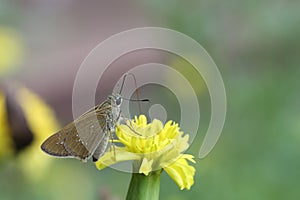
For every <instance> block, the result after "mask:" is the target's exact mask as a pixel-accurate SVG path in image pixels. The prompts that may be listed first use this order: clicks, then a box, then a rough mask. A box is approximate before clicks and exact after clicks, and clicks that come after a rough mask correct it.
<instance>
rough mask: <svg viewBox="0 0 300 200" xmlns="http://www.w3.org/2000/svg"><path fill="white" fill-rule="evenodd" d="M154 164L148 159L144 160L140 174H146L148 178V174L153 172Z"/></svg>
mask: <svg viewBox="0 0 300 200" xmlns="http://www.w3.org/2000/svg"><path fill="white" fill-rule="evenodd" d="M152 164H153V160H149V161H148V159H147V158H144V159H143V161H142V164H141V166H140V170H139V173H140V174H142V173H143V174H145V175H146V176H148V174H149V173H150V172H151V171H152Z"/></svg>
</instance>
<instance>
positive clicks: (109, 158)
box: [96, 115, 196, 190]
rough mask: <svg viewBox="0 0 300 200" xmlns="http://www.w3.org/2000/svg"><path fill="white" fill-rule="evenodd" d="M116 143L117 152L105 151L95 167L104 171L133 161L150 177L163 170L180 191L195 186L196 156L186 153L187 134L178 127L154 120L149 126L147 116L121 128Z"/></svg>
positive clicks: (140, 117)
mask: <svg viewBox="0 0 300 200" xmlns="http://www.w3.org/2000/svg"><path fill="white" fill-rule="evenodd" d="M116 135H117V137H118V140H117V141H115V142H117V143H121V144H123V146H116V148H115V151H109V152H106V153H105V154H104V155H103V156H102V157H101V158H100V159H99V161H97V162H96V167H97V168H98V169H99V170H101V169H103V168H105V167H106V166H110V165H113V164H115V163H117V162H121V161H128V160H134V161H135V162H134V170H135V171H136V172H138V173H140V174H144V175H146V176H147V175H148V174H149V173H150V172H152V171H157V170H161V169H164V170H165V171H166V172H167V174H168V175H169V176H170V177H171V178H172V179H173V180H174V181H175V182H176V184H177V185H178V186H179V187H180V189H181V190H182V189H188V190H189V189H190V187H191V186H192V185H193V184H194V175H195V171H196V170H195V168H194V167H193V166H191V165H189V163H188V161H190V162H193V163H195V160H194V156H192V155H189V154H183V153H182V152H183V151H185V150H186V149H187V148H188V147H189V144H188V139H189V136H188V135H184V133H183V132H181V131H179V127H178V124H176V123H174V122H172V121H168V122H167V123H166V124H165V125H164V126H163V124H162V122H161V121H159V120H156V119H154V120H153V121H152V123H149V124H148V123H147V119H146V117H145V116H144V115H141V116H139V118H137V117H135V119H134V120H131V121H127V125H119V126H117V129H116Z"/></svg>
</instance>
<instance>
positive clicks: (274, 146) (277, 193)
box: [0, 0, 300, 200]
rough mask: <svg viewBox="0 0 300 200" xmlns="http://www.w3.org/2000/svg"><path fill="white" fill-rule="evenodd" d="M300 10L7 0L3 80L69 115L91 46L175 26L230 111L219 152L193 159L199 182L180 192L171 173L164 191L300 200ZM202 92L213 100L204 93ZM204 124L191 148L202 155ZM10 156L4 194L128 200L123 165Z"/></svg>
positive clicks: (232, 3) (280, 4)
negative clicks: (35, 170) (27, 166)
mask: <svg viewBox="0 0 300 200" xmlns="http://www.w3.org/2000/svg"><path fill="white" fill-rule="evenodd" d="M299 8H300V1H292V0H288V1H279V0H276V1H270V0H261V1H249V0H246V1H237V0H229V1H196V0H191V1H179V0H172V1H171V0H165V1H158V0H154V1H146V0H142V1H121V0H119V1H117V0H112V1H79V0H62V1H46V0H42V1H35V0H26V1H16V0H14V1H8V0H0V42H1V39H2V41H9V44H7V43H5V42H3V43H2V47H1V46H0V60H1V59H2V60H1V61H0V77H1V81H3V80H14V81H15V80H16V81H19V82H21V83H22V84H24V85H26V86H27V87H29V88H31V89H32V90H33V91H34V92H36V93H37V94H39V95H40V96H41V97H42V98H43V99H44V100H45V101H46V102H47V103H48V104H49V105H50V106H51V107H52V108H53V110H54V111H55V113H56V116H57V120H58V121H59V122H60V123H61V124H66V123H68V122H69V121H71V120H72V113H71V97H72V84H73V81H74V78H75V75H76V71H77V69H78V68H79V66H80V64H81V62H82V61H83V59H84V58H85V56H86V55H87V54H88V53H89V51H90V50H91V49H92V48H93V47H94V46H95V45H97V44H98V43H99V42H101V41H103V40H104V39H105V38H107V37H109V36H110V35H112V34H115V33H118V32H121V31H124V30H127V29H130V28H134V27H142V26H162V27H166V28H171V29H174V30H177V31H180V32H182V33H184V34H187V35H188V36H190V37H192V38H194V39H195V40H197V41H198V42H199V43H200V44H201V45H203V47H204V48H205V49H206V50H207V52H208V53H209V54H210V55H211V57H212V58H213V59H214V61H215V63H216V64H217V66H218V67H219V70H220V72H221V74H222V76H223V80H224V83H225V87H226V93H227V100H228V107H227V118H226V123H225V126H224V130H223V133H222V135H221V138H220V140H219V141H218V143H217V145H216V146H215V148H214V150H213V151H212V152H211V153H210V154H209V156H208V157H206V158H205V159H203V160H199V159H196V160H197V164H196V165H195V167H196V169H197V172H196V176H195V185H194V186H193V187H192V189H191V190H190V191H180V190H179V188H178V187H177V186H176V185H175V183H174V182H173V181H172V180H171V179H170V177H168V176H167V175H166V174H164V175H163V177H162V180H161V193H160V199H164V200H165V199H166V200H169V199H170V200H171V199H172V200H184V199H192V198H196V199H209V200H213V199H230V200H233V199H237V200H238V199H243V200H247V199H249V200H250V199H251V200H252V199H258V200H259V199H263V200H265V199H272V200H277V199H278V200H279V199H299V198H300V190H299V184H300V171H299V169H300V159H299V158H300V145H299V144H300V134H299V133H300V123H299V122H300V104H299V102H300V91H299V85H300V84H299V83H300V81H299V77H300V67H299V64H300V56H299V52H300V37H299V35H300V26H299V24H300V14H299ZM3 38H5V39H3ZM7 38H9V39H7ZM3 44H7V46H9V47H11V48H4V45H3ZM0 45H1V43H0ZM10 52H11V53H10ZM4 55H5V56H4ZM170 62H171V61H170ZM186 68H187V67H186ZM183 71H185V72H186V73H187V76H188V69H184V70H183ZM137 79H138V77H137ZM109 89H110V88H107V89H106V90H105V91H107V92H108V91H109ZM103 98H106V95H104V97H103ZM200 99H201V101H202V102H203V105H209V98H208V94H207V91H206V92H203V96H201V97H200ZM99 102H101V101H100V100H99ZM204 110H207V113H206V114H205V113H204V114H203V116H204V122H206V121H207V120H208V119H209V114H210V113H209V109H208V108H204ZM201 114H202V113H201ZM206 126H207V125H206ZM204 130H205V125H204V128H202V129H201V130H200V132H199V134H198V135H199V137H198V136H197V138H196V140H195V141H194V142H193V144H192V147H191V149H190V150H189V152H190V153H193V154H195V155H196V156H197V154H198V150H199V147H200V144H201V142H202V138H203V135H201V133H204ZM0 140H1V138H0ZM45 156H46V155H45ZM12 162H13V161H9V162H8V161H7V162H6V161H1V162H0V199H49V200H50V199H124V197H125V194H126V192H127V186H128V183H129V181H130V174H127V173H122V172H118V171H115V170H113V169H109V168H108V169H105V170H103V171H98V170H97V169H96V168H95V166H94V165H93V163H91V162H90V163H87V164H83V163H81V162H79V161H77V160H72V159H55V158H54V159H53V161H52V163H51V164H50V166H49V167H48V168H47V170H45V171H43V172H42V176H41V177H39V178H38V179H34V180H32V179H30V178H28V177H30V176H34V175H30V174H29V176H28V174H24V173H22V171H21V170H18V168H22V166H20V165H18V164H16V163H12ZM16 162H17V161H16ZM28 162H30V158H28Z"/></svg>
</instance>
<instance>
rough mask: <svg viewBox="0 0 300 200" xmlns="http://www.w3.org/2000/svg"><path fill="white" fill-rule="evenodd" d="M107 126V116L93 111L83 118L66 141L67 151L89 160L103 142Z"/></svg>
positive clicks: (76, 123)
mask: <svg viewBox="0 0 300 200" xmlns="http://www.w3.org/2000/svg"><path fill="white" fill-rule="evenodd" d="M105 126H106V118H105V114H99V113H98V114H97V113H96V111H93V112H90V113H87V114H85V115H83V116H81V117H80V118H78V120H76V121H75V122H74V125H73V130H72V131H71V132H70V133H69V134H68V135H67V137H66V139H65V143H64V146H65V148H66V150H67V151H68V152H70V153H71V154H72V155H73V156H74V157H76V158H79V159H81V160H84V161H86V160H88V159H89V158H90V157H91V155H92V154H93V153H94V152H95V150H96V149H97V147H98V145H99V144H100V142H101V141H102V140H103V137H104V135H105V131H104V129H103V128H102V127H105Z"/></svg>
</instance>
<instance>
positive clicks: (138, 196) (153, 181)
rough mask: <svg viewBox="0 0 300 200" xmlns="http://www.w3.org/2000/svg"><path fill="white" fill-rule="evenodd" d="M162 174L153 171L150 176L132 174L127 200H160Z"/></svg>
mask: <svg viewBox="0 0 300 200" xmlns="http://www.w3.org/2000/svg"><path fill="white" fill-rule="evenodd" d="M161 172H162V170H157V171H153V172H151V173H149V174H148V176H146V175H144V174H140V173H132V177H131V181H130V185H129V189H128V192H127V197H126V200H158V199H159V188H160V175H161Z"/></svg>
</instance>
